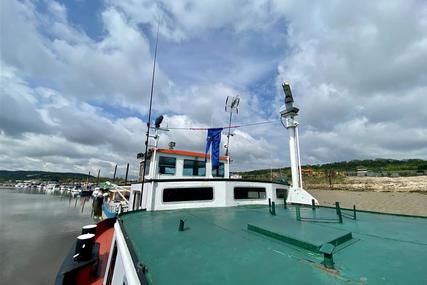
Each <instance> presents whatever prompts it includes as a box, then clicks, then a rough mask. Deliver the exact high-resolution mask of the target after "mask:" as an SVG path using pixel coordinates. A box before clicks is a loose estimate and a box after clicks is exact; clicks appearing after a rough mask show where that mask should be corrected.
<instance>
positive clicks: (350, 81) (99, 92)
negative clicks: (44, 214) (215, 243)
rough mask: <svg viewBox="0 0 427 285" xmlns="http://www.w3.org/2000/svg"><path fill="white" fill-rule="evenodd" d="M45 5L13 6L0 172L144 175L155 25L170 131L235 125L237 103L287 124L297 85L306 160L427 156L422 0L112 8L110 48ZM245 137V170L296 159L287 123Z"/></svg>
mask: <svg viewBox="0 0 427 285" xmlns="http://www.w3.org/2000/svg"><path fill="white" fill-rule="evenodd" d="M36 4H37V3H36ZM36 4H35V3H33V2H19V1H14V2H12V1H6V2H5V3H2V9H1V21H2V31H1V33H2V42H1V78H2V80H1V94H0V100H1V111H2V112H1V114H0V153H1V154H0V168H8V169H19V168H24V169H38V168H41V169H45V170H58V169H59V170H74V171H82V172H86V171H87V170H88V169H90V170H91V171H92V172H96V171H97V169H98V168H102V169H103V172H104V173H106V172H108V173H110V174H111V173H112V171H113V168H114V165H115V163H118V164H119V165H122V168H123V166H124V165H125V164H126V163H127V162H131V170H132V171H133V173H134V174H136V165H137V161H136V153H138V152H141V151H142V150H143V142H144V138H145V131H146V129H145V128H146V126H145V123H144V122H143V120H142V119H141V118H140V117H139V116H141V115H142V116H144V115H146V113H147V109H148V108H147V105H148V96H149V93H150V84H151V68H152V60H153V59H152V57H153V55H152V53H153V52H152V50H153V45H152V43H151V45H150V42H149V40H150V39H152V37H153V30H155V26H156V25H155V23H157V22H159V23H160V34H161V36H160V54H159V61H158V66H157V68H158V69H157V74H156V85H155V90H154V91H155V96H154V106H153V107H154V113H155V114H156V115H157V114H160V113H161V114H165V115H166V118H165V123H164V124H167V125H169V126H170V127H187V126H201V127H210V126H224V125H226V124H227V116H226V113H225V112H224V110H223V105H224V101H225V98H226V97H227V96H234V95H237V94H238V95H240V97H241V98H242V100H241V108H240V112H239V115H237V116H235V120H234V122H258V121H265V120H272V119H277V116H276V114H278V108H279V106H280V104H282V102H283V99H282V96H283V94H282V91H281V90H280V83H281V81H282V80H285V79H286V80H289V81H290V82H291V85H292V87H293V91H294V95H295V100H296V105H297V106H298V107H300V109H301V115H300V117H299V120H300V122H301V131H300V135H301V143H302V159H303V161H304V162H310V163H318V162H326V161H336V160H342V159H352V158H361V157H363V158H375V157H393V158H408V157H419V158H427V149H426V146H425V145H426V144H425V142H426V141H427V134H426V133H427V129H426V127H425V124H424V122H425V121H427V112H425V106H427V97H426V96H425V94H426V91H427V75H426V74H427V73H426V68H425V66H427V21H426V20H425V19H427V7H426V6H427V5H425V4H424V3H423V2H417V1H406V2H390V1H382V2H369V1H366V2H364V3H359V2H358V3H347V2H340V1H331V2H328V3H323V2H322V3H312V2H311V1H273V0H271V1H268V0H259V1H184V2H183V1H175V2H167V1H136V0H132V1H112V0H111V1H107V3H106V4H105V6H103V10H102V12H101V14H100V16H101V24H102V27H101V28H102V30H103V34H102V37H100V38H98V39H92V38H90V37H89V36H88V35H87V34H85V32H84V31H83V30H82V29H81V27H79V25H75V23H71V22H70V18H69V17H68V11H67V7H66V3H65V4H59V3H57V2H54V1H50V2H46V5H47V9H46V12H40V10H38V9H37V6H36ZM5 23H7V25H6V24H5ZM10 23H13V25H12V24H10ZM206 40H209V42H207V43H206V42H204V41H206ZM193 46H197V48H198V49H197V50H195V49H193V48H192V47H193ZM174 48H176V50H175V51H174ZM281 48H283V51H282V52H281V53H280V55H279V56H278V55H277V54H279V53H278V52H277V50H279V52H280V49H281ZM162 49H163V50H162ZM270 53H272V54H270ZM181 54H182V56H181ZM171 62H173V63H175V64H171ZM275 68H276V69H277V74H274V73H272V72H270V71H271V70H274V69H275ZM184 75H185V76H186V77H185V76H184ZM265 77H269V78H270V79H269V80H270V81H274V80H275V81H276V83H277V84H276V85H277V86H268V88H269V89H274V92H266V94H274V96H275V97H274V98H273V97H272V98H268V97H267V96H266V95H265V94H256V93H255V92H254V91H253V90H251V88H252V84H253V83H254V82H257V81H261V80H264V79H265ZM182 78H186V79H189V78H190V79H192V80H194V82H191V83H190V84H188V82H186V81H185V80H184V79H182ZM260 84H262V82H261V83H260ZM109 108H113V110H112V111H111V110H109ZM115 109H119V110H120V112H122V113H120V112H118V111H116V110H115ZM123 110H124V111H123ZM123 112H129V114H126V113H123ZM234 134H235V135H234V136H233V137H232V138H231V147H230V150H231V153H232V155H233V160H234V164H233V169H234V170H236V169H239V170H241V169H256V168H268V167H270V166H274V167H276V166H282V165H286V164H288V159H287V157H288V154H287V152H288V146H287V133H286V130H285V129H284V128H283V127H282V126H281V125H280V124H270V125H259V126H253V127H247V128H241V129H237V130H235V131H234ZM205 135H206V134H205V133H204V132H194V131H183V130H175V131H171V132H168V133H164V134H162V137H161V145H163V146H166V145H167V142H169V141H171V140H173V141H176V142H177V147H178V148H182V149H191V150H198V151H203V150H204V144H205ZM223 138H224V140H223V143H224V142H225V136H223ZM17 157H19V158H20V159H19V160H17V159H16V158H17Z"/></svg>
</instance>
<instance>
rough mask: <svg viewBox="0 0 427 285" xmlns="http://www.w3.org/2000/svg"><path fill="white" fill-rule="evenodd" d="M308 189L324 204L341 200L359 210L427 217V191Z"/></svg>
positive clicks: (342, 204)
mask: <svg viewBox="0 0 427 285" xmlns="http://www.w3.org/2000/svg"><path fill="white" fill-rule="evenodd" d="M307 191H308V192H309V193H310V194H312V195H313V196H314V197H315V198H316V199H317V200H318V201H319V204H320V205H322V206H335V202H340V205H341V207H343V208H352V207H353V205H356V208H357V209H359V210H366V211H375V212H382V213H390V214H404V215H415V216H424V217H427V195H426V194H427V193H426V192H408V191H404V192H396V191H387V192H386V191H381V192H378V191H377V192H376V191H363V190H359V191H356V190H319V189H316V190H312V189H310V190H307Z"/></svg>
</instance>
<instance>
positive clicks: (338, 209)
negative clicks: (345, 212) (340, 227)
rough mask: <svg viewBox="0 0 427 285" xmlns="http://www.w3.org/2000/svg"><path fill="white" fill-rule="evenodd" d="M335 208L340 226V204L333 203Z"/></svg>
mask: <svg viewBox="0 0 427 285" xmlns="http://www.w3.org/2000/svg"><path fill="white" fill-rule="evenodd" d="M335 208H336V210H337V215H338V222H339V223H340V224H342V214H341V208H340V203H339V202H335Z"/></svg>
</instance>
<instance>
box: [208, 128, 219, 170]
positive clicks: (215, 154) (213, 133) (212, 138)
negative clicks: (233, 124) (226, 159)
mask: <svg viewBox="0 0 427 285" xmlns="http://www.w3.org/2000/svg"><path fill="white" fill-rule="evenodd" d="M221 132H222V128H215V129H208V137H207V139H206V150H205V154H208V152H209V148H210V146H211V144H212V151H211V160H212V167H214V168H218V167H219V146H220V144H221ZM205 161H206V158H205Z"/></svg>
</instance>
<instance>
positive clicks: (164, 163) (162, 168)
mask: <svg viewBox="0 0 427 285" xmlns="http://www.w3.org/2000/svg"><path fill="white" fill-rule="evenodd" d="M175 168H176V158H175V157H167V156H160V157H159V173H160V174H167V175H175Z"/></svg>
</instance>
